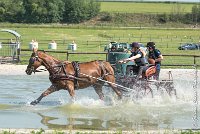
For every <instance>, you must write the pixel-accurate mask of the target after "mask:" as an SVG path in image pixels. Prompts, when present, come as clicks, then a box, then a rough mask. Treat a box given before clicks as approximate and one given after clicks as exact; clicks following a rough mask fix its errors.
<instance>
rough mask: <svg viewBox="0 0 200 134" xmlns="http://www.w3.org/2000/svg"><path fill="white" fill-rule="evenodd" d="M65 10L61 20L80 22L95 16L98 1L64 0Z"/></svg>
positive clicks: (97, 9)
mask: <svg viewBox="0 0 200 134" xmlns="http://www.w3.org/2000/svg"><path fill="white" fill-rule="evenodd" d="M64 2H65V12H64V19H63V22H68V23H80V22H83V21H85V20H89V19H91V18H92V17H94V16H96V15H97V14H98V13H99V11H100V3H98V2H96V1H95V0H64Z"/></svg>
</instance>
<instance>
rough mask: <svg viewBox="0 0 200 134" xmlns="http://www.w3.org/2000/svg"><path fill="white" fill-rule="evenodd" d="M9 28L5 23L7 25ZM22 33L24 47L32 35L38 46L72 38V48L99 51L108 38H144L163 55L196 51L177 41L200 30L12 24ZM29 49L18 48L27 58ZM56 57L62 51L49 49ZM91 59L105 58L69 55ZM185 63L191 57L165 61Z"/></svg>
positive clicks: (192, 38)
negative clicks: (53, 26) (73, 43)
mask: <svg viewBox="0 0 200 134" xmlns="http://www.w3.org/2000/svg"><path fill="white" fill-rule="evenodd" d="M8 28H9V27H8ZM12 29H13V30H16V31H17V32H18V33H20V34H21V35H22V37H21V38H22V44H21V47H22V49H28V48H29V43H30V41H31V40H32V39H36V40H37V41H38V42H39V49H42V50H49V49H48V43H49V42H50V41H51V40H56V41H57V44H58V48H57V50H61V51H69V52H71V50H67V48H68V45H69V44H70V43H71V42H72V41H73V40H75V42H76V43H77V45H78V48H77V51H76V52H103V51H104V46H105V45H106V44H108V43H109V42H110V41H117V42H128V43H131V42H141V43H143V44H144V45H146V43H147V42H148V41H154V42H156V46H157V48H159V49H160V50H161V52H162V54H163V55H165V54H184V55H185V54H188V55H200V51H199V50H188V51H183V50H178V46H180V44H181V43H186V42H194V43H197V42H199V40H200V35H199V33H200V30H198V29H120V28H119V29H101V28H99V29H81V28H79V29H73V28H67V27H63V28H45V27H43V28H42V27H38V28H36V27H29V28H12ZM0 37H1V38H2V37H3V38H10V37H12V36H11V35H10V34H8V33H3V32H0ZM30 54H31V53H30V52H22V55H23V57H22V60H28V59H29V57H30ZM52 54H53V55H54V56H55V57H57V58H58V59H62V60H64V59H66V54H57V53H56V54H55V53H52ZM94 59H105V55H69V60H71V61H72V60H78V61H90V60H94ZM177 62H180V63H184V62H185V63H186V64H187V63H188V64H191V63H192V62H193V59H192V58H189V59H188V60H185V59H184V58H183V57H176V58H171V57H167V58H166V60H165V63H167V64H171V63H177Z"/></svg>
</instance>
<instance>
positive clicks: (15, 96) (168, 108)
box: [0, 75, 200, 130]
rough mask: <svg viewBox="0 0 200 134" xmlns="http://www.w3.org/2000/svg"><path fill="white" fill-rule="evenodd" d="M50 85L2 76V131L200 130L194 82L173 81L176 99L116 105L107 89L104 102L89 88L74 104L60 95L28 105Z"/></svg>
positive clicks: (45, 81)
mask: <svg viewBox="0 0 200 134" xmlns="http://www.w3.org/2000/svg"><path fill="white" fill-rule="evenodd" d="M49 86H50V82H49V80H48V76H46V75H44V76H41V75H32V76H26V75H21V76H20V75H18V76H15V75H13V76H12V75H1V76H0V128H43V129H95V130H158V129H190V128H195V126H194V123H196V125H197V126H198V128H199V127H200V119H198V121H196V122H195V120H194V119H193V118H194V117H197V116H198V115H197V116H196V115H195V114H194V110H195V108H197V111H198V112H199V111H200V109H199V108H200V106H199V104H198V106H195V105H194V102H193V100H194V91H193V80H185V79H175V87H176V89H177V94H178V98H177V99H176V98H175V97H173V98H170V97H169V96H167V95H155V97H154V98H144V99H142V100H138V101H132V99H129V98H125V99H123V100H117V97H116V95H115V94H114V93H113V92H112V90H110V89H109V88H106V87H105V88H104V90H103V92H104V93H105V101H101V100H99V99H98V96H97V94H96V93H95V91H94V90H93V89H92V88H87V89H81V90H76V100H75V102H74V103H72V101H71V98H70V96H69V94H68V92H67V91H64V90H61V91H58V92H54V93H53V94H50V95H49V96H47V97H45V98H43V99H42V101H41V102H40V103H39V104H38V105H36V106H32V105H30V102H31V101H33V100H34V99H36V98H37V97H38V96H39V95H40V94H41V93H42V92H43V91H44V90H46V89H47V88H48V87H49ZM198 87H199V85H198ZM198 96H199V93H198Z"/></svg>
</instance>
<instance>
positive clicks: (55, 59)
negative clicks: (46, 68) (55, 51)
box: [38, 50, 61, 61]
mask: <svg viewBox="0 0 200 134" xmlns="http://www.w3.org/2000/svg"><path fill="white" fill-rule="evenodd" d="M38 52H42V53H43V54H45V55H48V57H50V58H52V59H53V60H54V61H61V60H59V59H57V58H55V57H53V56H51V55H49V54H47V53H46V52H45V51H44V50H38Z"/></svg>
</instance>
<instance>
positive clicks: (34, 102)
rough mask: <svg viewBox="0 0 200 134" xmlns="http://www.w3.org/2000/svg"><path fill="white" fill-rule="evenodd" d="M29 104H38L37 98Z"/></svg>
mask: <svg viewBox="0 0 200 134" xmlns="http://www.w3.org/2000/svg"><path fill="white" fill-rule="evenodd" d="M30 104H31V105H36V104H38V100H34V101H32V102H31V103H30Z"/></svg>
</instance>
